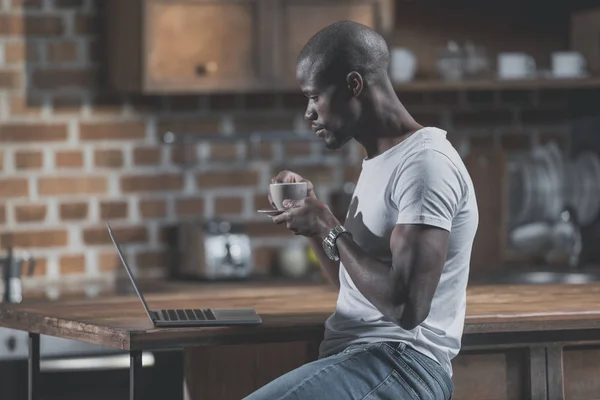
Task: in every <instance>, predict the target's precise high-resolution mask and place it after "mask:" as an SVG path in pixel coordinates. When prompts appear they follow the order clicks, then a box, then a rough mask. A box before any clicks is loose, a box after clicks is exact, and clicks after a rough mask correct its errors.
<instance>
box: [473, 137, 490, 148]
mask: <svg viewBox="0 0 600 400" xmlns="http://www.w3.org/2000/svg"><path fill="white" fill-rule="evenodd" d="M469 144H470V145H471V147H472V148H492V147H494V138H493V136H492V135H486V136H472V137H470V138H469Z"/></svg>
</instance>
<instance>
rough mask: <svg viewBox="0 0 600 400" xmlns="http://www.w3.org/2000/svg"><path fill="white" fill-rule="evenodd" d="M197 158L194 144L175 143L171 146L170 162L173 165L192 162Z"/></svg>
mask: <svg viewBox="0 0 600 400" xmlns="http://www.w3.org/2000/svg"><path fill="white" fill-rule="evenodd" d="M197 160H198V153H197V152H196V146H194V145H187V146H186V145H181V146H179V145H176V146H173V147H172V148H171V162H172V163H173V164H175V165H187V164H193V163H195V162H196V161H197Z"/></svg>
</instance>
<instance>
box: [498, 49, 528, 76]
mask: <svg viewBox="0 0 600 400" xmlns="http://www.w3.org/2000/svg"><path fill="white" fill-rule="evenodd" d="M535 70H536V63H535V60H534V58H533V57H532V56H530V55H529V54H525V53H513V52H505V53H500V54H498V78H499V79H526V78H531V77H534V76H535Z"/></svg>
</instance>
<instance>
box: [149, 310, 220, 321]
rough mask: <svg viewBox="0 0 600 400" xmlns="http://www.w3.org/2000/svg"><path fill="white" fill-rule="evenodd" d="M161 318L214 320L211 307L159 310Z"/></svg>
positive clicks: (166, 319) (172, 319)
mask: <svg viewBox="0 0 600 400" xmlns="http://www.w3.org/2000/svg"><path fill="white" fill-rule="evenodd" d="M160 314H162V318H161V319H162V320H165V321H207V320H216V319H217V318H216V317H215V314H214V313H213V312H212V310H211V309H208V308H205V309H196V310H191V309H189V310H188V309H185V310H184V309H179V310H161V311H160Z"/></svg>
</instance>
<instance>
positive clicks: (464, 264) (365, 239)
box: [320, 127, 479, 376]
mask: <svg viewBox="0 0 600 400" xmlns="http://www.w3.org/2000/svg"><path fill="white" fill-rule="evenodd" d="M396 224H428V225H434V226H437V227H440V228H442V229H445V230H447V231H449V232H450V241H449V246H448V254H447V257H446V262H445V265H444V268H443V271H442V275H441V279H440V282H439V284H438V286H437V288H436V291H435V294H434V297H433V301H432V303H431V310H430V313H429V315H428V317H427V319H426V320H425V321H424V322H423V323H422V324H420V325H419V326H417V327H416V328H415V329H412V330H410V331H407V330H405V329H403V328H401V327H400V326H398V325H396V324H395V323H394V322H392V321H390V320H389V319H388V318H386V317H384V316H383V315H382V314H381V313H380V312H379V310H378V309H377V308H375V306H373V305H372V304H371V303H370V302H369V301H368V300H367V299H366V298H365V297H364V296H363V295H362V294H361V293H360V292H359V291H358V289H357V288H356V286H355V285H354V282H352V279H351V278H350V276H349V275H348V273H347V272H346V270H345V268H344V265H343V264H340V275H339V277H340V291H339V295H338V300H337V306H336V310H335V312H334V313H333V314H332V315H331V316H330V317H329V318H328V319H327V321H326V323H325V338H324V340H323V342H322V343H321V347H320V356H321V357H324V356H327V355H330V354H332V353H337V352H339V351H341V350H343V349H344V348H345V347H346V346H348V345H350V344H353V343H365V342H367V343H368V342H378V341H402V342H405V343H407V345H409V346H411V347H413V348H414V349H415V350H417V351H420V352H421V353H423V354H425V355H426V356H429V357H431V358H432V359H434V360H436V361H438V362H439V363H440V365H441V366H442V367H443V368H444V369H445V370H446V371H447V372H448V373H449V374H450V376H452V364H451V360H452V358H454V357H455V356H456V355H457V354H458V352H459V350H460V344H461V337H462V332H463V325H464V317H465V305H466V286H467V279H468V274H469V261H470V258H471V248H472V245H473V239H474V237H475V232H476V230H477V226H478V224H479V213H478V210H477V201H476V198H475V191H474V189H473V183H472V182H471V178H470V176H469V173H468V172H467V169H466V167H465V165H464V163H463V162H462V159H461V158H460V155H459V154H458V153H457V152H456V150H455V149H454V147H452V145H451V143H450V142H449V141H448V140H447V139H446V132H445V131H443V130H441V129H438V128H431V127H428V128H423V129H420V130H419V131H417V132H415V133H414V134H413V135H411V136H410V137H408V138H407V139H405V140H403V141H402V142H400V143H399V144H397V145H395V146H394V147H392V148H390V149H388V150H387V151H385V152H384V153H382V154H380V155H378V156H377V157H374V158H372V159H364V160H363V164H362V171H361V174H360V176H359V179H358V182H357V184H356V189H355V191H354V194H353V198H352V201H351V204H350V207H349V209H348V214H347V218H346V222H345V224H344V225H345V227H346V229H348V230H349V231H350V232H351V233H352V235H353V238H354V241H355V242H356V243H357V244H358V245H359V246H360V247H361V248H362V249H363V250H364V251H366V252H367V253H369V254H370V255H371V256H373V257H375V258H377V259H379V260H381V261H385V262H388V263H390V266H391V261H392V254H391V250H390V236H391V232H392V230H393V229H394V226H395V225H396Z"/></svg>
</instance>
